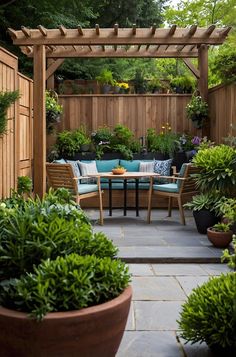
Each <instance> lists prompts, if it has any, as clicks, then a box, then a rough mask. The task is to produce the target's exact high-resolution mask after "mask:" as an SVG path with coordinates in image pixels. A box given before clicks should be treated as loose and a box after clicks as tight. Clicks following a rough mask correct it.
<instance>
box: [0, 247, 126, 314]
mask: <svg viewBox="0 0 236 357" xmlns="http://www.w3.org/2000/svg"><path fill="white" fill-rule="evenodd" d="M129 280H130V275H129V273H128V268H127V267H126V266H125V264H124V263H122V262H121V261H120V260H112V259H111V258H109V257H105V258H98V257H95V256H83V257H82V256H79V255H78V254H74V253H73V254H70V255H68V256H65V257H57V258H56V259H55V260H50V259H47V260H45V261H43V262H42V263H41V264H39V265H38V267H35V268H34V272H33V273H29V274H26V275H25V276H22V277H21V278H20V279H13V280H11V282H10V283H9V282H8V284H6V285H4V284H2V286H1V289H0V303H1V304H2V305H3V306H4V307H7V308H10V309H14V310H18V311H24V312H29V313H30V314H31V316H32V317H33V318H36V319H37V320H41V319H42V318H43V317H44V315H45V314H46V313H48V312H53V311H54V312H55V311H71V310H79V309H81V308H85V307H88V306H92V305H97V304H101V303H103V302H106V301H109V300H111V299H113V298H115V297H117V296H118V295H119V294H120V293H121V292H122V291H123V290H124V289H125V288H126V287H127V285H128V283H129Z"/></svg>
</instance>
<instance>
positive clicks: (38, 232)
mask: <svg viewBox="0 0 236 357" xmlns="http://www.w3.org/2000/svg"><path fill="white" fill-rule="evenodd" d="M67 202H68V203H67ZM0 226H1V230H0V280H3V279H9V278H12V277H18V276H20V275H21V274H24V273H26V272H31V271H32V270H33V266H34V265H38V264H40V263H41V261H42V260H44V259H48V258H50V259H55V258H56V257H57V256H66V255H68V254H70V253H73V252H74V253H77V254H80V255H87V254H95V255H96V256H98V257H104V256H109V257H114V256H115V255H116V253H117V249H116V248H115V247H114V246H113V244H112V242H111V241H110V240H108V239H107V238H106V236H105V235H104V234H103V233H102V232H99V233H93V231H92V227H91V225H90V224H89V221H88V219H87V217H86V216H85V214H84V213H83V211H82V210H80V209H79V208H78V207H77V206H76V205H75V203H72V202H71V196H69V194H68V192H67V190H64V191H60V193H59V194H58V193H53V192H52V191H50V192H49V195H48V196H46V197H45V199H44V200H42V201H41V200H40V199H38V198H37V199H35V200H33V199H28V200H27V201H22V199H20V201H19V204H18V205H16V204H15V202H13V204H11V202H10V205H9V202H8V201H6V203H5V202H3V203H2V204H1V205H0Z"/></svg>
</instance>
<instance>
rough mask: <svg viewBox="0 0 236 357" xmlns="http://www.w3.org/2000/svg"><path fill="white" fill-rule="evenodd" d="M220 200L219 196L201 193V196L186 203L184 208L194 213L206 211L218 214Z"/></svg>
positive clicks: (194, 197)
mask: <svg viewBox="0 0 236 357" xmlns="http://www.w3.org/2000/svg"><path fill="white" fill-rule="evenodd" d="M219 198H220V196H219V195H214V194H208V193H201V194H200V195H195V196H193V198H192V201H190V202H187V203H185V204H184V207H185V208H188V209H190V210H192V211H201V210H203V209H206V210H210V211H214V212H215V213H218V210H217V203H218V201H219Z"/></svg>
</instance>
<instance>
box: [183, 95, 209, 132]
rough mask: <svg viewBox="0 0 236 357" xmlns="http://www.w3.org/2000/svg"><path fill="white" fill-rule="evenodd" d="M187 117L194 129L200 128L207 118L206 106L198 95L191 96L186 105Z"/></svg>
mask: <svg viewBox="0 0 236 357" xmlns="http://www.w3.org/2000/svg"><path fill="white" fill-rule="evenodd" d="M186 109H187V117H188V119H191V120H192V122H193V125H194V127H195V128H198V129H200V128H202V127H203V126H204V124H205V121H206V119H207V117H208V111H209V110H208V104H207V102H205V101H204V100H203V99H202V97H201V96H200V95H193V96H192V98H191V100H190V102H189V103H188V104H187V107H186Z"/></svg>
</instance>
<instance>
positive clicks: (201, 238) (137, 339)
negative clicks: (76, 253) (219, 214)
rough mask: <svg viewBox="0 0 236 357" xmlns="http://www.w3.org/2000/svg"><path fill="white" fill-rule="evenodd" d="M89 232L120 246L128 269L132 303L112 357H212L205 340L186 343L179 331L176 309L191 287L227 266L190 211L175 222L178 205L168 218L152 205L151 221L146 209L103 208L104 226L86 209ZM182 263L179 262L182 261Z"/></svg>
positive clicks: (96, 215) (218, 250) (225, 270)
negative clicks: (110, 212) (91, 228)
mask: <svg viewBox="0 0 236 357" xmlns="http://www.w3.org/2000/svg"><path fill="white" fill-rule="evenodd" d="M86 212H87V214H88V216H89V217H90V218H91V219H92V222H93V225H94V231H95V232H98V231H102V232H104V233H106V235H107V236H108V238H109V239H111V240H112V241H113V242H114V243H115V245H117V246H118V248H119V257H120V258H121V259H122V260H124V261H126V262H127V263H128V264H129V268H130V272H131V274H132V282H131V286H132V289H133V297H132V303H131V308H130V313H129V318H128V321H127V325H126V331H125V333H124V336H123V339H122V342H121V345H120V348H119V350H118V353H117V355H116V357H212V354H211V352H210V350H209V348H208V347H207V345H206V344H204V343H203V344H194V345H191V344H189V343H188V344H185V341H183V340H182V339H181V338H179V336H178V324H177V321H176V320H178V318H179V313H180V311H181V306H182V304H183V303H184V301H186V299H187V297H188V295H189V294H190V293H191V291H192V289H193V288H195V287H197V286H198V285H201V284H203V283H204V282H205V281H207V280H208V279H209V278H210V277H212V276H217V275H219V274H221V273H226V272H228V271H229V269H228V267H227V266H226V265H225V264H220V257H221V255H222V250H221V249H217V248H214V247H213V246H212V245H211V243H209V241H208V239H207V236H206V235H202V234H199V233H198V232H197V230H196V227H195V223H194V221H193V217H192V214H191V212H186V221H187V225H186V226H183V225H181V224H180V223H179V213H178V210H174V212H173V216H172V217H171V218H169V217H166V214H167V212H166V210H153V212H152V223H151V224H147V222H146V210H141V211H140V217H136V216H135V211H128V212H127V216H126V217H123V215H122V210H114V211H113V216H112V217H109V216H108V213H107V211H105V212H104V213H105V220H104V226H102V227H101V226H99V225H98V224H97V220H98V212H97V211H96V210H86ZM183 263H184V264H183Z"/></svg>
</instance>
